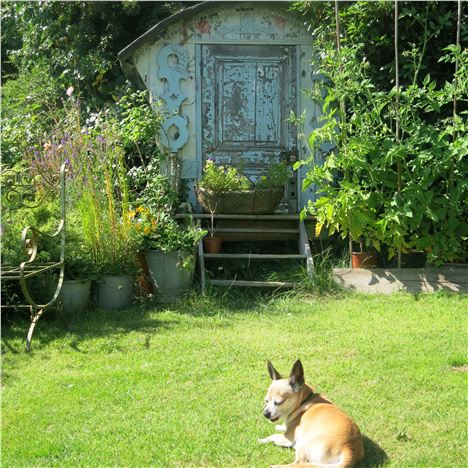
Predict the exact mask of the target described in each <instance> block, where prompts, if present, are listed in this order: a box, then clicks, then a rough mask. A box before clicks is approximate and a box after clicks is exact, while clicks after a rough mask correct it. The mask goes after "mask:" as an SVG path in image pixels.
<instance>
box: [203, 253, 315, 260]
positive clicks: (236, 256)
mask: <svg viewBox="0 0 468 468" xmlns="http://www.w3.org/2000/svg"><path fill="white" fill-rule="evenodd" d="M205 258H233V259H243V258H247V259H252V260H256V259H258V260H288V259H298V260H302V259H306V258H307V255H301V254H250V253H246V254H236V253H234V254H205Z"/></svg>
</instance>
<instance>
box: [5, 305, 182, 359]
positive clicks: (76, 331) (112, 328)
mask: <svg viewBox="0 0 468 468" xmlns="http://www.w3.org/2000/svg"><path fill="white" fill-rule="evenodd" d="M153 311H154V308H151V309H149V308H146V309H143V308H141V307H132V308H130V309H125V310H119V311H106V310H100V309H91V310H88V311H86V313H84V314H83V315H82V316H80V317H75V318H74V319H73V320H65V319H64V317H63V315H62V314H61V313H60V312H59V311H57V310H50V311H47V315H45V314H44V317H42V318H41V319H40V320H39V321H38V323H37V325H36V329H35V331H34V335H33V340H32V346H31V351H32V352H34V348H36V347H37V346H39V345H40V347H41V348H42V347H45V346H47V345H49V344H51V343H53V342H54V341H56V340H60V339H63V338H65V337H68V338H69V340H68V341H67V344H68V345H69V346H70V348H71V349H73V350H74V351H76V352H80V353H82V352H84V351H83V350H82V349H80V343H81V342H82V341H85V340H87V339H89V338H100V337H108V338H109V337H115V338H116V341H117V338H118V336H120V335H125V334H127V333H129V332H133V331H138V332H141V333H144V334H146V340H145V343H144V347H145V348H146V349H148V348H149V346H150V339H151V336H152V335H154V334H156V333H157V332H158V331H160V330H162V329H169V328H172V327H174V326H176V325H177V324H178V323H179V321H178V320H173V319H171V320H169V319H165V320H159V319H158V318H156V317H154V314H153V313H152V312H153ZM2 322H3V323H2V340H1V342H2V354H5V353H11V354H18V353H22V352H24V351H25V346H26V334H27V331H28V329H29V325H30V322H29V321H27V320H25V319H21V318H14V319H10V320H8V321H6V322H5V321H4V320H2ZM62 343H63V341H62ZM35 345H36V346H35ZM113 351H119V348H118V346H117V345H116V346H115V347H114V348H113ZM121 351H123V350H121Z"/></svg>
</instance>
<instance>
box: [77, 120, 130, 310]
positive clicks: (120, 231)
mask: <svg viewBox="0 0 468 468" xmlns="http://www.w3.org/2000/svg"><path fill="white" fill-rule="evenodd" d="M102 119H103V120H102V122H100V123H97V124H96V127H95V128H94V130H93V133H92V134H91V136H90V139H89V153H88V157H87V159H86V160H82V161H81V164H82V166H81V168H80V171H77V172H79V173H80V174H81V178H80V183H81V184H80V187H79V188H78V189H77V191H76V196H77V205H78V209H79V213H80V216H81V222H82V229H83V240H84V243H85V245H86V248H87V249H88V251H89V252H90V255H91V258H92V260H93V262H94V265H95V268H96V271H97V272H98V274H99V280H98V295H97V305H98V306H99V307H101V308H104V309H125V308H127V307H129V306H130V305H131V304H132V299H133V291H134V276H135V271H136V266H135V257H134V252H135V244H134V239H133V237H132V235H131V234H132V233H131V221H130V219H129V218H128V212H129V198H130V193H129V184H128V180H127V171H126V168H125V163H124V157H125V155H124V150H123V147H122V144H121V141H120V137H119V135H118V131H117V129H116V121H115V119H113V118H112V117H109V116H107V115H106V116H104V117H103V118H102ZM97 120H98V122H99V119H97Z"/></svg>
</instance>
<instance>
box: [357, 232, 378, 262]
mask: <svg viewBox="0 0 468 468" xmlns="http://www.w3.org/2000/svg"><path fill="white" fill-rule="evenodd" d="M364 245H365V244H364V241H363V240H362V239H359V248H360V250H359V251H358V252H357V251H354V250H353V252H352V253H351V264H352V267H353V268H375V267H376V266H377V265H378V263H379V255H378V253H377V251H376V250H370V249H367V250H364Z"/></svg>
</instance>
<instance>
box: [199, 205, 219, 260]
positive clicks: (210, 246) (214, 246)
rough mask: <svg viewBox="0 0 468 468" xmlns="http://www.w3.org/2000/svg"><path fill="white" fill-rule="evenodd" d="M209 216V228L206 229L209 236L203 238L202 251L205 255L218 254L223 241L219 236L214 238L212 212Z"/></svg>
mask: <svg viewBox="0 0 468 468" xmlns="http://www.w3.org/2000/svg"><path fill="white" fill-rule="evenodd" d="M210 215H211V216H210V227H209V229H208V232H209V234H210V235H209V236H205V237H204V238H203V251H204V252H206V253H214V254H218V253H219V252H221V245H222V243H223V239H222V237H220V236H215V227H214V212H213V211H211V212H210Z"/></svg>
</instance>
